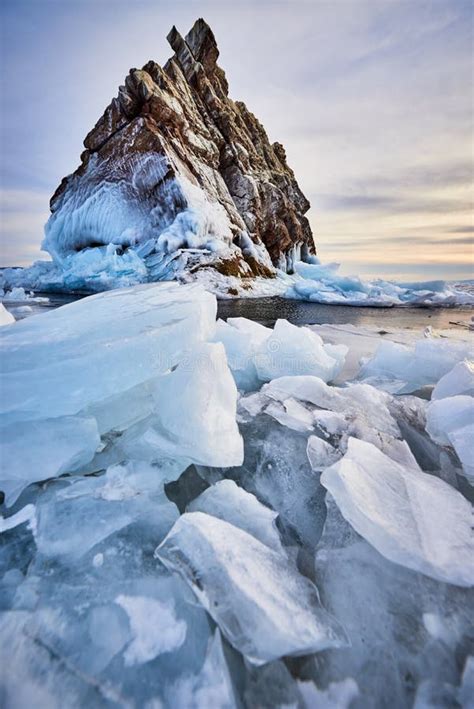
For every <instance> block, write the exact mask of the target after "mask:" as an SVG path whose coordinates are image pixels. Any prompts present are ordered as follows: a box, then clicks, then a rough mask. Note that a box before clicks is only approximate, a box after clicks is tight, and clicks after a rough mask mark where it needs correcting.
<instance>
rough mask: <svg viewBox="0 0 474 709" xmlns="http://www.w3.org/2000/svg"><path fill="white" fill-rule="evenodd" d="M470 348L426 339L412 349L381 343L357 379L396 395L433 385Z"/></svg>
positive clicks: (469, 353) (468, 351)
mask: <svg viewBox="0 0 474 709" xmlns="http://www.w3.org/2000/svg"><path fill="white" fill-rule="evenodd" d="M471 354H472V344H471V343H470V342H462V341H455V340H446V339H444V338H432V337H427V338H424V339H422V340H418V341H417V342H416V343H415V345H414V347H406V346H404V345H401V344H397V343H394V342H388V341H383V342H381V344H380V345H379V347H378V348H377V350H376V352H375V354H374V356H373V357H371V358H370V359H369V360H368V361H367V362H366V363H365V364H364V365H363V366H362V367H361V370H360V374H359V376H360V378H361V379H363V380H364V381H367V382H368V383H373V384H374V385H376V386H378V387H380V388H384V389H386V390H387V391H390V392H392V393H396V394H406V393H410V392H413V391H416V390H418V389H421V388H422V387H423V386H427V385H434V384H436V383H437V382H438V381H439V380H440V379H441V377H443V376H444V375H445V374H447V373H448V372H449V371H450V370H451V369H452V368H453V367H454V366H455V365H456V364H458V363H459V362H462V361H463V360H464V359H466V358H469V357H470V355H471Z"/></svg>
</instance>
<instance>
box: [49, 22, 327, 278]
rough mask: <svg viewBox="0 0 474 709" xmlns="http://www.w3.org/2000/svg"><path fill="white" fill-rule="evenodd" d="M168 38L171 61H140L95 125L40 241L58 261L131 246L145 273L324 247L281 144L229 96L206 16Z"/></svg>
mask: <svg viewBox="0 0 474 709" xmlns="http://www.w3.org/2000/svg"><path fill="white" fill-rule="evenodd" d="M168 41H169V43H170V45H171V47H172V49H173V51H174V55H173V57H172V58H171V59H170V60H169V61H168V62H167V64H166V65H165V66H164V68H162V67H160V66H159V65H158V64H156V63H155V62H154V61H149V62H148V63H147V64H145V66H144V67H143V68H142V69H131V70H130V73H129V75H128V76H127V78H126V80H125V86H121V87H120V89H119V93H118V96H117V98H114V99H113V100H112V102H111V103H110V105H109V106H108V107H107V108H106V109H105V112H104V114H103V116H102V117H101V118H100V119H99V121H98V122H97V124H96V126H95V127H94V128H93V129H92V130H91V132H90V133H89V134H88V135H87V137H86V139H85V141H84V146H85V148H86V149H85V151H84V152H83V153H82V156H81V161H82V162H81V165H80V167H79V168H78V169H77V170H76V171H75V172H74V173H73V174H72V175H69V176H68V177H66V178H64V179H63V180H62V182H61V184H60V186H59V187H58V189H57V190H56V192H55V193H54V195H53V197H52V199H51V212H52V215H51V217H50V219H49V221H48V223H47V225H46V229H45V234H46V236H45V240H44V242H43V248H45V249H46V250H47V251H49V252H50V253H51V255H52V256H53V259H54V260H55V262H56V263H57V264H61V262H64V261H65V260H67V259H68V257H70V256H71V254H74V253H77V252H81V251H83V250H84V249H90V248H91V247H92V248H93V247H95V248H97V247H98V248H101V249H102V250H103V249H104V247H108V249H109V252H108V253H110V249H111V248H112V249H114V251H113V253H114V254H118V255H119V256H120V255H121V254H124V253H126V252H129V251H133V252H135V254H136V255H137V256H138V257H139V259H141V260H142V261H143V263H144V264H145V266H146V273H147V279H148V280H158V279H161V278H172V277H174V276H176V274H178V273H179V272H182V271H183V270H187V271H193V270H196V269H198V268H202V267H206V266H213V267H214V268H216V269H217V270H218V271H220V272H221V273H224V274H226V275H237V276H242V277H244V276H252V275H263V276H272V275H274V273H275V271H274V267H279V268H281V269H283V270H285V271H291V270H292V268H293V263H294V261H295V259H302V260H308V258H309V257H310V256H311V254H314V253H315V247H314V242H313V235H312V233H311V228H310V226H309V222H308V220H307V218H306V217H305V213H306V212H307V211H308V209H309V206H310V205H309V202H308V200H307V199H306V197H305V196H304V195H303V193H302V192H301V190H300V188H299V187H298V184H297V182H296V179H295V176H294V174H293V171H292V170H291V168H290V167H289V166H288V164H287V162H286V155H285V150H284V148H283V146H282V145H281V144H280V143H273V145H272V144H270V142H269V140H268V137H267V134H266V132H265V129H264V128H263V126H262V125H261V124H260V123H259V121H258V120H257V119H256V118H255V116H254V115H253V114H252V113H251V112H250V111H249V110H248V109H247V107H246V106H245V104H244V103H241V102H234V101H233V100H231V99H230V98H229V96H228V85H227V81H226V77H225V74H224V71H223V70H222V69H221V68H220V67H219V66H218V65H217V58H218V56H219V50H218V48H217V44H216V41H215V38H214V35H213V33H212V31H211V29H210V28H209V26H208V25H207V24H206V22H205V21H204V20H202V19H199V20H197V22H196V23H195V24H194V26H193V28H192V29H191V31H190V32H189V33H188V34H187V35H186V37H185V38H184V39H183V37H182V36H181V35H180V34H179V32H178V31H177V29H176V28H175V27H173V29H172V30H171V32H170V33H169V35H168ZM110 245H113V246H112V247H111V246H110ZM134 257H135V256H134Z"/></svg>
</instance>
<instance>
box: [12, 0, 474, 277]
mask: <svg viewBox="0 0 474 709" xmlns="http://www.w3.org/2000/svg"><path fill="white" fill-rule="evenodd" d="M473 7H474V6H473V4H472V3H471V2H470V0H469V2H465V1H464V0H429V1H425V0H321V1H320V0H231V1H229V0H214V1H208V0H203V1H201V2H194V1H193V0H172V1H168V0H167V1H163V0H143V1H141V0H124V1H122V0H3V1H2V6H1V37H0V39H1V41H0V59H1V68H2V71H1V75H2V78H1V84H2V85H1V87H0V97H1V98H0V103H1V105H0V109H1V122H0V158H1V162H0V165H1V166H0V198H1V201H0V232H1V242H0V265H2V266H5V265H27V264H29V263H31V262H32V261H33V260H35V259H37V258H45V257H46V255H45V254H44V253H43V252H40V244H41V240H42V235H43V226H44V223H45V222H46V220H47V218H48V213H49V208H48V203H49V198H50V197H51V195H52V194H53V192H54V190H55V189H56V187H57V185H58V184H59V182H60V180H61V178H62V177H63V176H64V175H67V174H69V173H71V172H72V171H73V170H74V169H75V168H76V167H77V166H78V164H79V162H80V161H79V156H80V153H81V152H82V150H83V146H82V141H83V139H84V137H85V136H86V134H87V133H88V132H89V130H90V129H91V128H92V127H93V125H94V124H95V122H96V121H97V119H98V118H99V117H100V116H101V114H102V112H103V110H104V108H105V107H106V106H107V104H108V103H109V102H110V99H111V98H112V97H113V96H115V95H116V94H117V90H118V87H119V85H120V84H122V83H123V80H124V78H125V76H126V74H127V73H128V71H129V69H130V68H131V67H140V66H142V65H143V64H145V63H146V62H147V61H148V60H149V59H154V60H155V61H157V62H158V63H159V64H164V63H165V62H166V60H167V59H168V57H169V56H170V55H171V54H172V52H171V49H170V48H169V46H168V44H167V42H166V35H167V33H168V31H169V29H170V28H171V26H172V25H173V24H175V25H176V26H177V27H178V29H179V30H180V31H181V33H182V34H185V33H186V32H187V31H188V30H189V29H190V27H191V26H192V24H193V22H194V21H195V19H197V18H198V17H200V16H202V17H204V19H205V20H206V21H207V22H208V23H209V24H210V26H211V27H212V29H213V30H214V33H215V35H216V38H217V42H218V45H219V49H220V59H219V64H220V65H221V66H222V68H223V69H224V70H225V72H226V75H227V78H228V81H229V85H230V96H231V97H232V98H234V99H236V100H243V101H244V102H245V103H246V104H247V106H248V107H249V109H250V110H251V111H252V112H253V113H255V115H256V116H257V117H258V118H259V119H260V121H261V122H262V123H263V125H264V126H265V128H266V130H267V132H268V134H269V137H270V139H271V140H272V141H275V140H278V141H279V142H281V143H283V145H284V146H285V149H286V152H287V157H288V162H289V164H290V165H291V167H292V168H293V170H294V171H295V174H296V177H297V179H298V181H299V184H300V187H301V188H302V190H303V192H304V193H305V194H306V195H307V197H308V198H309V200H310V202H311V210H310V212H309V213H308V217H309V219H310V222H311V226H312V228H313V232H314V235H315V241H316V245H317V248H318V255H319V256H320V258H321V260H322V261H323V262H328V261H337V262H340V263H341V264H342V265H341V270H342V272H343V273H358V274H360V275H362V276H382V277H386V278H396V279H405V280H410V279H412V280H413V279H422V280H426V279H431V278H445V279H458V280H459V279H465V278H473V277H474V273H473V266H472V264H473V236H474V226H473V186H472V180H473V164H474V162H473V157H474V155H473V151H474V136H473V112H474V89H473V63H472V61H473V35H474V31H473Z"/></svg>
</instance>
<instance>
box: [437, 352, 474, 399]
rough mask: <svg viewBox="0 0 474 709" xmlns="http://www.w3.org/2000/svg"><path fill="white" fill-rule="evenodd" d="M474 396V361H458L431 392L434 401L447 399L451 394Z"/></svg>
mask: <svg viewBox="0 0 474 709" xmlns="http://www.w3.org/2000/svg"><path fill="white" fill-rule="evenodd" d="M459 394H462V395H469V396H474V362H472V361H469V360H464V361H463V362H458V364H456V365H455V366H454V367H453V368H452V369H451V371H449V372H448V373H447V374H445V375H444V376H443V377H441V379H440V380H439V381H438V383H437V384H436V386H435V388H434V389H433V392H432V394H431V399H432V401H434V400H436V399H446V398H447V397H449V396H458V395H459Z"/></svg>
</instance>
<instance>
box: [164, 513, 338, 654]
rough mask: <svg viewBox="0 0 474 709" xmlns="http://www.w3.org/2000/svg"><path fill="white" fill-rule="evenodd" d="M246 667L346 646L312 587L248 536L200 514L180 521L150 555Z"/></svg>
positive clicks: (239, 530) (222, 522) (288, 564)
mask: <svg viewBox="0 0 474 709" xmlns="http://www.w3.org/2000/svg"><path fill="white" fill-rule="evenodd" d="M156 556H157V557H158V559H160V561H162V562H163V563H164V564H165V566H167V567H168V568H169V569H171V570H173V571H176V572H178V573H179V574H180V575H181V576H182V578H184V579H185V581H186V582H187V583H188V584H189V585H190V586H191V588H192V589H193V591H194V593H195V594H196V596H197V598H198V599H199V600H200V602H201V603H202V604H203V606H204V607H205V608H206V610H207V611H208V613H209V614H210V615H211V616H212V618H213V619H214V620H215V621H216V623H217V624H218V626H219V628H220V630H221V632H222V633H223V635H224V636H225V637H226V638H227V639H228V640H229V642H230V643H231V644H232V645H233V646H234V647H235V648H236V649H237V650H239V651H240V652H241V653H242V654H243V655H244V656H245V657H246V658H247V659H248V660H249V661H250V662H252V663H254V664H256V665H259V664H264V663H266V662H269V661H271V660H274V659H276V658H279V657H282V656H284V655H304V654H308V653H309V652H315V651H317V650H322V649H324V648H329V647H342V646H344V645H345V642H346V639H345V634H344V631H343V630H342V628H341V627H340V625H339V624H338V623H337V621H336V620H335V619H334V618H332V617H331V616H330V615H329V614H328V613H326V611H325V610H324V608H322V606H321V605H320V602H319V596H318V591H317V589H316V587H315V586H314V585H313V584H312V583H311V582H310V581H309V580H308V579H307V578H305V577H304V576H301V575H300V574H299V573H298V572H297V571H296V569H294V568H293V566H292V565H291V564H290V563H289V562H288V561H287V559H286V557H285V556H283V555H281V554H279V553H277V552H275V551H273V550H272V549H270V548H269V547H268V546H266V545H265V544H262V542H260V541H258V540H257V539H256V538H255V537H253V536H251V535H250V534H248V533H247V532H244V531H243V530H241V529H238V528H237V527H234V526H233V525H231V524H229V523H228V522H224V521H222V520H220V519H217V518H216V517H213V516H211V515H208V514H204V513H203V512H189V513H186V514H184V515H182V516H181V517H180V518H179V520H178V521H177V522H176V523H175V525H174V527H173V528H172V529H171V531H170V532H169V534H168V536H167V537H166V539H165V540H164V541H163V542H162V544H161V545H160V546H159V547H158V549H157V550H156Z"/></svg>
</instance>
